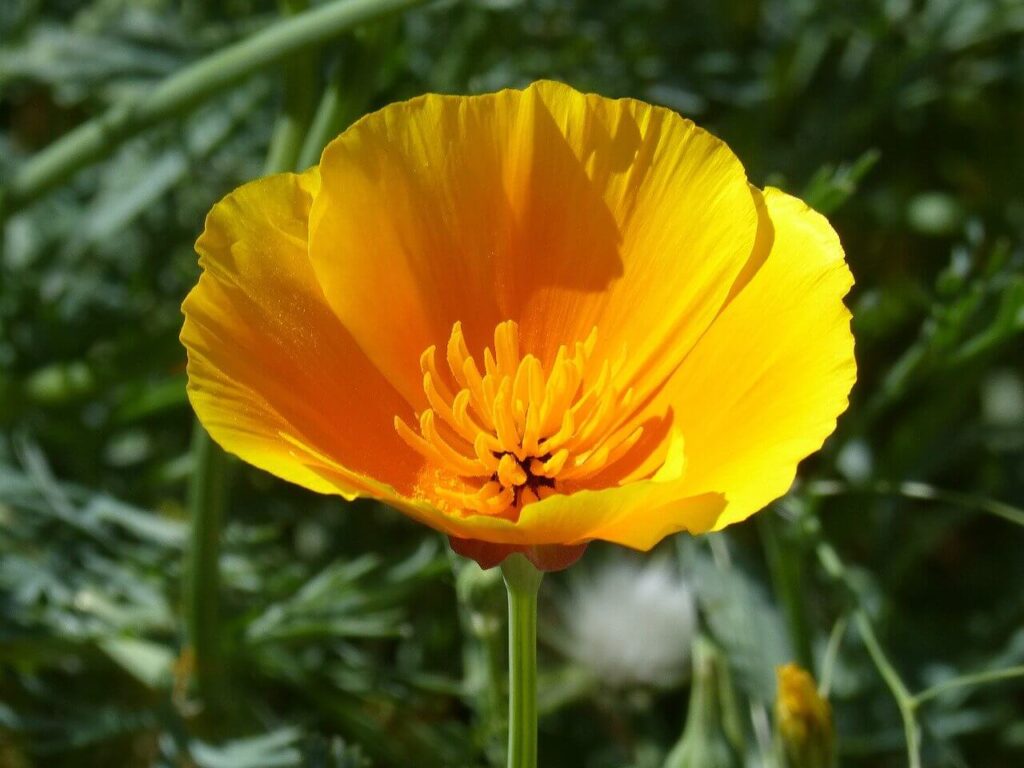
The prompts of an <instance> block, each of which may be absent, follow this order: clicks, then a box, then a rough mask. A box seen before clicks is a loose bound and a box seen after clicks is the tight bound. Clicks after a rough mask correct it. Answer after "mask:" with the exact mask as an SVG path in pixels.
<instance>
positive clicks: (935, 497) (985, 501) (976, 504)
mask: <svg viewBox="0 0 1024 768" xmlns="http://www.w3.org/2000/svg"><path fill="white" fill-rule="evenodd" d="M805 492H806V493H807V494H808V495H810V496H842V495H848V494H857V493H874V494H878V495H882V496H903V497H904V498H908V499H920V500H922V501H937V502H940V503H942V504H949V505H951V506H956V507H963V508H964V509H973V510H977V511H978V512H984V513H985V514H989V515H993V516H995V517H999V518H1002V519H1003V520H1005V521H1007V522H1008V523H1013V524H1015V525H1021V526H1024V509H1021V508H1020V507H1015V506H1012V505H1010V504H1007V503H1006V502H1003V501H999V500H998V499H992V498H989V497H987V496H979V495H977V494H972V493H960V492H958V491H947V490H945V489H943V488H936V487H935V486H933V485H928V484H927V483H918V482H905V483H889V482H878V483H873V484H872V485H867V486H855V485H848V484H846V483H842V482H838V481H836V480H819V481H817V482H814V483H808V484H807V486H806V489H805Z"/></svg>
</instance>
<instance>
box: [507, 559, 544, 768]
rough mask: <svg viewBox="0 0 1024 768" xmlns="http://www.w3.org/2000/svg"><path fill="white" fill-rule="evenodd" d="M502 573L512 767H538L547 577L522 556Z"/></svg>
mask: <svg viewBox="0 0 1024 768" xmlns="http://www.w3.org/2000/svg"><path fill="white" fill-rule="evenodd" d="M501 572H502V575H504V577H505V587H506V589H507V590H508V768H537V592H538V590H539V589H540V582H541V579H542V578H543V576H544V574H543V573H541V572H540V571H538V570H537V569H536V568H534V567H533V564H532V563H530V561H529V560H527V559H526V558H525V557H523V556H522V555H519V554H516V555H512V556H510V557H508V558H507V559H506V560H505V562H504V563H503V564H502V566H501Z"/></svg>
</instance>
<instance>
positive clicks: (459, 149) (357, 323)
mask: <svg viewBox="0 0 1024 768" xmlns="http://www.w3.org/2000/svg"><path fill="white" fill-rule="evenodd" d="M320 167H321V172H322V175H323V187H322V190H321V193H320V194H319V195H318V196H317V199H316V202H315V203H314V205H313V211H312V217H311V228H310V229H311V233H312V234H311V259H312V261H313V264H314V268H315V270H316V272H317V275H318V276H319V278H320V281H321V283H322V285H323V286H324V289H325V293H326V294H327V296H328V299H329V301H330V302H331V305H332V306H333V307H334V309H335V311H336V312H337V314H338V316H339V317H340V318H341V320H342V321H343V322H344V324H345V325H346V327H348V328H349V329H350V330H351V332H352V334H353V336H354V337H355V338H356V340H357V341H358V343H359V344H360V346H361V347H362V348H363V349H364V350H365V351H366V353H367V354H368V355H369V356H370V358H371V359H372V360H373V362H374V363H375V364H376V365H377V366H378V367H379V368H380V369H381V370H382V371H383V372H384V373H385V374H386V375H387V376H388V377H389V378H390V379H391V381H393V382H394V383H395V386H396V387H397V388H399V389H400V390H401V391H402V393H403V394H404V395H405V396H406V397H407V399H408V400H409V402H410V403H413V404H420V403H422V399H423V393H422V388H421V376H420V371H419V367H418V361H419V356H420V353H421V352H422V351H423V350H424V349H425V348H427V347H428V346H429V345H431V344H442V343H443V342H444V340H445V339H446V338H447V337H448V334H449V331H450V329H451V327H452V325H453V324H454V323H455V322H456V321H461V322H462V324H463V327H464V329H465V333H466V340H467V343H468V346H469V348H470V349H481V348H482V347H484V346H485V345H486V344H487V342H488V340H489V338H490V335H491V334H492V333H493V331H494V328H495V326H496V325H497V324H498V323H499V322H501V321H503V320H506V319H514V320H517V321H518V322H519V325H520V330H521V333H522V336H523V342H524V348H525V349H527V350H529V351H532V352H533V353H534V354H536V355H537V356H538V357H539V358H540V359H541V362H542V363H544V364H545V365H548V364H550V362H551V360H552V358H553V356H554V354H555V352H556V351H557V349H558V347H559V346H560V345H562V344H570V345H571V344H572V343H574V342H576V341H582V340H583V339H584V338H586V337H587V336H588V334H589V333H590V331H591V329H592V328H593V327H595V326H597V327H598V329H599V333H598V345H599V347H598V352H597V353H595V355H594V357H595V359H596V360H601V359H602V358H603V357H605V356H606V354H605V353H607V356H621V355H623V354H624V353H628V354H626V358H625V359H626V365H625V369H624V370H623V371H622V372H621V375H622V376H623V377H624V378H625V379H627V380H632V379H634V378H636V377H637V376H639V375H640V374H641V372H643V376H644V378H643V379H642V380H638V383H641V384H643V385H645V386H656V384H657V383H660V382H661V381H662V380H663V379H664V378H665V377H666V376H667V375H668V373H669V372H671V371H672V370H673V369H674V367H675V366H676V365H677V364H678V362H679V361H680V360H681V359H682V356H683V355H684V354H685V352H686V351H687V350H688V349H689V348H690V347H692V345H693V344H694V343H695V342H696V340H697V339H698V338H699V337H700V335H701V334H702V333H703V332H704V331H705V330H706V328H707V327H708V325H709V324H710V322H711V321H712V319H713V318H714V317H715V315H716V314H717V312H718V311H719V310H720V309H721V306H722V304H723V303H724V301H725V298H726V296H727V295H728V293H729V291H730V288H731V286H732V285H733V283H734V282H735V280H736V278H737V276H738V275H739V274H740V273H741V271H742V269H743V267H744V265H745V264H746V263H747V261H748V259H749V257H750V254H751V250H752V248H753V244H754V238H755V234H756V229H757V212H756V209H755V204H754V199H753V196H752V194H751V192H750V190H749V188H748V185H747V182H746V177H745V174H744V171H743V168H742V166H741V165H740V163H739V161H738V160H737V159H736V158H735V156H734V155H733V154H732V152H731V151H730V150H729V149H728V147H726V146H725V145H724V144H723V143H722V142H720V141H719V140H717V139H715V138H714V137H712V136H711V135H710V134H708V133H706V132H705V131H703V130H701V129H699V128H697V127H696V126H695V125H694V124H693V123H691V122H689V121H688V120H684V119H683V118H681V117H679V116H678V115H676V114H675V113H673V112H671V111H669V110H666V109H662V108H659V107H653V106H650V105H648V104H644V103H641V102H638V101H633V100H629V99H621V100H614V101H613V100H610V99H604V98H601V97H599V96H595V95H584V94H581V93H578V92H577V91H575V90H573V89H571V88H569V87H568V86H565V85H561V84H558V83H552V82H541V83H535V84H534V85H532V86H530V87H529V88H527V89H525V90H523V91H513V90H507V91H501V92H499V93H494V94H487V95H483V96H475V97H449V96H437V95H429V96H425V97H421V98H418V99H414V100H412V101H408V102H404V103H400V104H393V105H391V106H388V107H385V108H384V109H382V110H381V111H379V112H377V113H374V114H372V115H369V116H367V117H365V118H363V119H362V120H360V121H359V122H358V123H357V124H356V125H354V126H353V127H352V128H350V129H349V130H348V131H346V132H345V133H344V134H343V135H342V136H340V137H339V138H338V139H336V140H335V141H334V142H332V143H331V144H330V145H329V146H328V147H327V149H326V150H325V152H324V155H323V158H322V161H321V166H320Z"/></svg>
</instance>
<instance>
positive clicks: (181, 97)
mask: <svg viewBox="0 0 1024 768" xmlns="http://www.w3.org/2000/svg"><path fill="white" fill-rule="evenodd" d="M421 2H423V0H337V1H336V2H332V3H327V4H326V5H322V6H318V7H316V8H313V9H312V10H309V11H306V12H304V13H301V14H299V15H297V16H294V17H293V18H289V19H284V20H282V21H280V22H277V23H275V24H273V25H272V26H270V27H268V28H267V29H264V30H263V31H261V32H258V33H256V34H254V35H252V36H251V37H248V38H246V39H245V40H241V41H240V42H238V43H235V44H234V45H230V46H228V47H226V48H223V49H221V50H219V51H217V52H216V53H213V54H210V55H209V56H207V57H205V58H203V59H200V60H199V61H197V62H196V63H194V64H192V65H191V66H188V67H186V68H185V69H183V70H181V71H180V72H178V73H176V74H174V75H171V76H170V77H168V78H167V79H166V80H164V81H163V82H161V83H159V84H158V85H156V86H155V87H154V88H153V89H152V90H151V91H149V92H148V93H147V94H145V95H143V96H142V97H141V98H139V99H138V100H135V101H132V102H128V101H122V102H119V103H117V104H114V105H113V106H111V107H110V108H109V109H108V110H107V111H106V112H104V113H103V114H102V115H99V116H97V117H95V118H93V119H92V120H89V121H88V122H86V123H84V124H83V125H81V126H79V127H78V128H75V129H74V130H73V131H71V132H70V133H68V134H66V135H65V136H63V137H61V138H60V139H58V140H57V141H55V142H54V143H53V144H51V145H50V146H48V147H47V148H46V149H44V150H42V151H41V152H39V153H37V154H36V155H35V156H33V157H32V158H31V159H30V160H28V161H27V162H26V163H25V164H24V165H22V166H21V168H19V169H18V171H17V172H16V173H15V174H14V176H13V178H12V180H11V183H10V185H9V186H8V188H7V189H6V190H5V194H4V201H3V203H4V215H5V216H9V215H11V214H13V213H15V212H16V211H18V210H19V209H21V208H23V207H24V206H25V205H27V204H28V203H30V202H32V200H34V199H36V198H37V197H39V196H40V195H42V194H43V193H44V192H46V191H47V190H48V189H51V188H52V187H54V186H56V185H58V184H60V183H61V182H63V181H65V180H66V179H68V178H69V177H70V176H71V175H72V174H73V173H74V172H75V171H77V170H79V169H80V168H83V167H84V166H86V165H88V164H90V163H93V162H95V161H97V160H100V159H102V158H104V157H106V156H108V155H109V154H111V153H112V152H113V151H114V150H115V149H116V148H117V147H118V146H119V145H120V144H121V143H122V142H123V141H125V140H126V139H128V138H130V137H132V136H134V135H136V134H138V133H139V132H140V131H142V130H143V129H145V128H148V127H149V126H151V125H155V124H156V123H159V122H162V121H163V120H166V119H169V118H174V117H178V116H180V115H181V114H183V113H184V112H186V111H187V110H189V109H190V108H192V107H194V106H195V105H196V104H198V103H200V102H201V101H203V100H204V99H208V98H210V97H211V96H213V95H215V94H217V93H220V92H221V91H224V90H226V89H227V88H228V87H230V86H231V85H233V84H234V83H236V82H237V81H238V80H240V79H242V78H244V77H246V76H247V75H249V74H252V73H253V72H256V71H257V70H260V69H263V68H265V67H268V66H270V65H271V64H274V63H275V62H278V61H281V60H282V59H284V58H285V57H287V56H290V55H293V54H295V53H296V52H297V51H302V50H306V49H309V48H310V47H312V46H316V45H318V44H321V43H324V42H326V41H327V40H330V39H331V38H332V37H334V36H335V35H338V34H339V33H341V32H343V31H345V30H347V29H351V28H352V27H354V26H356V25H357V24H361V23H363V22H366V21H370V20H371V19H376V18H379V17H381V16H384V15H385V14H388V13H392V12H394V11H398V10H402V9H405V8H409V7H411V6H413V5H416V4H418V3H421Z"/></svg>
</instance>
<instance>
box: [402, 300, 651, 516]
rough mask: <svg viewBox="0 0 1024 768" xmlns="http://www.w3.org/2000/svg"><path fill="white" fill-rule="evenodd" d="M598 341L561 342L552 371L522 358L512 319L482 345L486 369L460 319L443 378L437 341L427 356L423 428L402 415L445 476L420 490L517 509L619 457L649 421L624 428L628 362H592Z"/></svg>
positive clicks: (467, 507) (503, 510)
mask: <svg viewBox="0 0 1024 768" xmlns="http://www.w3.org/2000/svg"><path fill="white" fill-rule="evenodd" d="M596 343H597V329H596V328H595V329H594V330H593V331H592V332H591V333H590V335H589V336H588V337H587V339H586V340H585V341H581V342H577V343H576V344H575V345H574V347H573V349H572V350H570V349H569V347H567V346H565V345H563V346H562V347H560V348H559V350H558V352H557V354H556V355H555V359H554V361H553V362H552V364H551V366H550V367H551V370H550V372H548V373H547V374H545V371H544V368H543V366H542V364H541V362H540V360H538V359H537V358H536V357H535V356H533V355H532V354H527V355H525V356H522V357H520V350H519V327H518V326H517V325H516V323H515V322H513V321H511V320H508V321H505V322H503V323H500V324H499V325H498V327H497V328H496V329H495V331H494V351H493V352H492V351H491V350H490V349H485V350H484V353H483V358H484V370H483V372H482V373H481V371H480V369H479V368H478V367H477V364H476V361H475V360H474V359H473V357H472V356H471V355H470V354H469V350H468V348H467V347H466V341H465V338H464V337H463V334H462V326H461V324H460V323H456V324H455V326H454V328H452V333H451V338H450V339H449V341H448V348H447V363H448V371H447V372H446V375H442V374H441V372H440V371H439V370H438V368H437V363H436V359H435V357H436V348H435V347H433V346H431V347H429V348H428V349H427V350H426V351H425V352H424V353H423V355H422V356H421V357H420V368H421V370H422V371H423V391H424V393H425V394H426V397H427V402H428V403H429V405H430V407H429V408H427V409H425V410H424V411H423V412H422V413H420V414H419V425H418V426H419V430H418V431H417V430H415V429H413V428H412V427H410V426H409V425H407V424H406V423H405V422H404V421H403V420H402V419H400V418H398V417H395V429H396V430H398V434H399V435H400V436H401V437H402V439H403V440H404V441H405V442H406V443H407V444H408V445H409V446H410V447H412V448H413V449H414V450H416V451H417V452H419V453H420V454H421V455H423V456H424V457H425V458H426V459H427V460H428V461H429V462H430V464H431V465H433V467H434V468H435V469H437V470H439V472H437V473H436V474H435V476H436V477H437V478H445V481H441V480H440V479H439V480H438V481H437V482H436V483H434V484H433V487H431V488H427V489H422V490H424V491H426V492H427V493H428V495H431V496H433V497H434V498H435V499H436V500H438V501H440V502H443V503H444V504H445V505H446V506H449V507H451V508H453V509H455V510H460V511H468V512H475V513H483V514H493V515H502V514H516V511H517V510H518V509H519V508H521V507H522V506H524V505H526V504H529V503H531V502H534V501H537V500H539V499H544V498H547V497H548V496H550V495H552V494H554V493H559V492H566V491H567V490H570V489H572V488H581V487H586V481H587V479H588V478H592V477H593V476H594V475H596V474H597V473H598V472H600V471H601V470H603V469H605V468H607V467H608V466H609V465H611V464H613V463H614V462H616V461H618V460H619V459H621V458H622V457H623V456H624V455H625V454H626V453H627V452H628V451H629V450H630V449H631V448H632V447H633V446H634V445H635V444H636V442H637V441H638V440H639V439H640V435H641V432H642V428H641V427H631V428H622V427H621V426H620V422H621V421H622V414H623V413H625V412H626V411H627V409H628V408H629V405H630V401H631V400H632V395H633V392H632V390H631V389H627V390H625V391H622V390H621V389H620V388H618V387H617V386H616V383H615V381H616V378H617V375H616V374H617V373H618V369H619V368H620V366H621V362H622V361H621V359H620V360H619V361H617V363H616V364H612V363H611V362H609V361H608V360H605V361H604V362H603V363H602V364H601V365H600V366H599V367H598V366H590V361H591V355H592V354H593V351H594V347H595V345H596ZM592 369H593V370H592Z"/></svg>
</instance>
